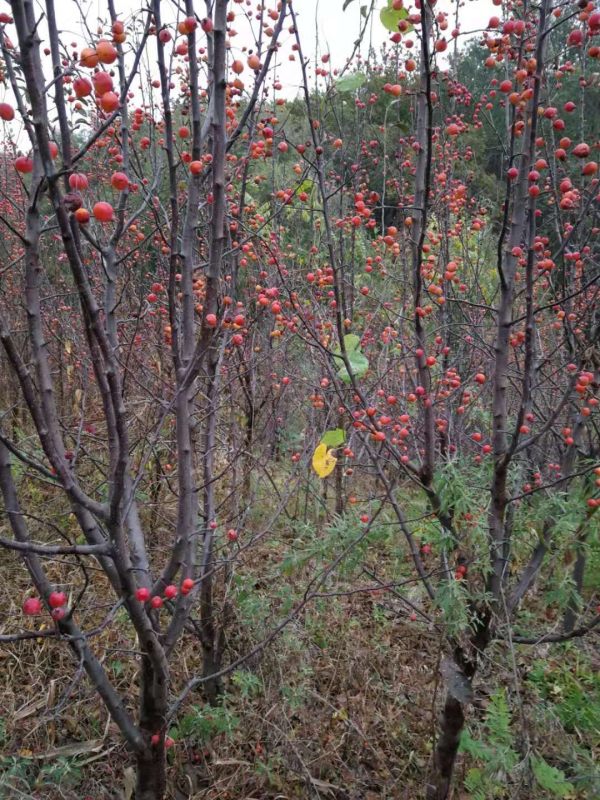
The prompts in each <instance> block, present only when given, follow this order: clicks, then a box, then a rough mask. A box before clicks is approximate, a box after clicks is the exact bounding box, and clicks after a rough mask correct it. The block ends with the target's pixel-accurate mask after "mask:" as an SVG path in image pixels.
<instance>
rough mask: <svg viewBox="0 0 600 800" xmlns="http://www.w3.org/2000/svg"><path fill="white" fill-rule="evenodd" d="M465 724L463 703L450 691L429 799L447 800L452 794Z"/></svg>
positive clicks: (431, 776) (444, 711) (428, 792)
mask: <svg viewBox="0 0 600 800" xmlns="http://www.w3.org/2000/svg"><path fill="white" fill-rule="evenodd" d="M464 724H465V714H464V709H463V704H462V703H461V702H460V701H458V700H457V699H456V698H455V697H453V696H452V695H451V694H450V692H448V693H447V694H446V702H445V703H444V710H443V712H442V718H441V722H440V737H439V739H438V741H437V745H436V748H435V752H434V754H433V764H432V768H431V773H430V775H429V781H428V783H427V792H426V798H427V800H446V798H448V797H449V796H450V787H451V785H452V774H453V772H454V765H455V763H456V756H457V754H458V746H459V744H460V736H461V733H462V730H463V727H464Z"/></svg>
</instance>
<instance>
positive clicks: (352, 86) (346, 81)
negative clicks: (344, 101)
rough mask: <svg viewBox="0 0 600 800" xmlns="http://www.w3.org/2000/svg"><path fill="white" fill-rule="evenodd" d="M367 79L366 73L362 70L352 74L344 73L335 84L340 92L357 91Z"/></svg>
mask: <svg viewBox="0 0 600 800" xmlns="http://www.w3.org/2000/svg"><path fill="white" fill-rule="evenodd" d="M366 80H367V77H366V75H364V73H362V72H353V73H351V74H350V75H344V77H343V78H340V79H339V81H337V83H336V84H335V86H336V88H337V90H338V92H355V91H356V90H357V89H360V87H361V86H362V85H363V83H364V82H365V81H366Z"/></svg>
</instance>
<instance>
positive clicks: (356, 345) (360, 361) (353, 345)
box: [334, 333, 369, 383]
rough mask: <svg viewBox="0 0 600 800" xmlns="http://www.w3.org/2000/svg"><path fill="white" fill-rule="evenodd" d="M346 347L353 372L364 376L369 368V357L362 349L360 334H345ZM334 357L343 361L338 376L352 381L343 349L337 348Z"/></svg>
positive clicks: (349, 381)
mask: <svg viewBox="0 0 600 800" xmlns="http://www.w3.org/2000/svg"><path fill="white" fill-rule="evenodd" d="M344 347H345V349H346V355H347V356H348V361H349V362H350V369H351V370H352V374H353V375H354V377H355V378H362V377H364V376H365V375H366V373H367V372H368V369H369V359H368V358H367V357H366V356H365V354H364V353H363V352H362V351H361V349H360V336H357V335H356V334H355V333H347V334H346V335H345V336H344ZM334 357H335V358H337V359H338V360H339V361H341V362H342V365H341V367H340V368H339V369H338V373H337V374H338V377H339V378H340V380H342V381H344V383H351V379H350V374H349V372H348V370H347V369H346V365H345V364H344V363H343V359H342V357H341V350H340V349H339V348H337V349H336V350H335V352H334Z"/></svg>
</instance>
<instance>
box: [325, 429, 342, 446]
mask: <svg viewBox="0 0 600 800" xmlns="http://www.w3.org/2000/svg"><path fill="white" fill-rule="evenodd" d="M345 441H346V433H345V431H344V430H343V428H335V429H334V430H332V431H326V432H325V433H324V434H323V436H321V444H325V445H327V447H339V446H340V445H341V444H344V442H345Z"/></svg>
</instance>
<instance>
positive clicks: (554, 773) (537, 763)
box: [531, 756, 575, 797]
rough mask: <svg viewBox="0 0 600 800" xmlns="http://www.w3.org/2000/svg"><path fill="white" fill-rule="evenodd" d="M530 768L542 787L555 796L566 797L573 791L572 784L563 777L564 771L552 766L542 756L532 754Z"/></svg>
mask: <svg viewBox="0 0 600 800" xmlns="http://www.w3.org/2000/svg"><path fill="white" fill-rule="evenodd" d="M531 768H532V769H533V774H534V775H535V779H536V781H537V782H538V783H539V785H540V786H541V787H542V789H545V790H546V791H548V792H552V794H553V795H554V796H555V797H566V796H567V795H569V794H571V793H573V792H574V791H575V789H574V787H573V784H572V783H569V781H568V780H567V779H566V778H565V773H564V772H562V770H560V769H556V767H552V766H551V765H550V764H548V762H547V761H544V759H543V758H541V757H540V758H537V757H536V756H532V757H531Z"/></svg>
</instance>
